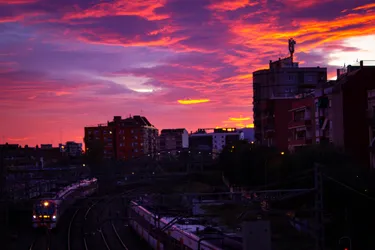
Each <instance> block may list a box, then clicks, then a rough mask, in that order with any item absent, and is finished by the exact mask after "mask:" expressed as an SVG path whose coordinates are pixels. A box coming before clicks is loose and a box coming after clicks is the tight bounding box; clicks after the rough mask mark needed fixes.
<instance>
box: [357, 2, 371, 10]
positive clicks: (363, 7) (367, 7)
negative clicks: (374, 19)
mask: <svg viewBox="0 0 375 250" xmlns="http://www.w3.org/2000/svg"><path fill="white" fill-rule="evenodd" d="M372 8H375V3H369V4H366V5H363V6H359V7H356V8H354V9H353V10H368V9H372Z"/></svg>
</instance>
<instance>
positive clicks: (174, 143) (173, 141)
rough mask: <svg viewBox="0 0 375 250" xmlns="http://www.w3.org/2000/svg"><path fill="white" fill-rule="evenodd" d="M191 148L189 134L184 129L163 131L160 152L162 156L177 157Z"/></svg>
mask: <svg viewBox="0 0 375 250" xmlns="http://www.w3.org/2000/svg"><path fill="white" fill-rule="evenodd" d="M187 148H189V133H188V132H187V130H186V129H184V128H177V129H162V130H161V132H160V136H159V150H160V153H161V154H165V153H167V154H172V155H176V154H177V153H178V152H180V151H182V150H184V149H187Z"/></svg>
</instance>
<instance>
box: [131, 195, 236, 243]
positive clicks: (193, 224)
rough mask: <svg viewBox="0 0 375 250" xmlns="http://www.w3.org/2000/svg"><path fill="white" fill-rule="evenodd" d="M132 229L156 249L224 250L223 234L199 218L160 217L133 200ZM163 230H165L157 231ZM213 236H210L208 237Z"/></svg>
mask: <svg viewBox="0 0 375 250" xmlns="http://www.w3.org/2000/svg"><path fill="white" fill-rule="evenodd" d="M127 212H128V217H129V226H130V227H131V228H132V229H133V230H134V231H135V232H136V233H137V234H138V235H140V236H141V238H142V239H143V240H145V241H146V242H147V243H148V244H149V245H150V246H151V248H152V249H156V250H164V249H189V250H198V249H199V250H222V249H232V248H230V247H228V246H226V247H224V241H225V237H223V233H221V232H220V231H218V230H217V229H215V228H212V227H206V226H204V225H202V224H203V223H202V222H201V221H199V219H196V218H180V219H177V220H176V219H175V218H174V217H160V219H159V218H158V216H157V215H155V214H153V213H152V212H151V211H149V210H148V209H146V208H145V207H143V206H141V205H140V204H139V203H138V202H137V201H131V202H130V205H129V207H128V211H127ZM155 229H162V230H155ZM208 235H209V236H208Z"/></svg>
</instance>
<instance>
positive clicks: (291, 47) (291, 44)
mask: <svg viewBox="0 0 375 250" xmlns="http://www.w3.org/2000/svg"><path fill="white" fill-rule="evenodd" d="M288 43H289V53H290V58H291V60H292V65H293V55H294V45H296V41H295V40H294V39H293V38H290V39H289V41H288Z"/></svg>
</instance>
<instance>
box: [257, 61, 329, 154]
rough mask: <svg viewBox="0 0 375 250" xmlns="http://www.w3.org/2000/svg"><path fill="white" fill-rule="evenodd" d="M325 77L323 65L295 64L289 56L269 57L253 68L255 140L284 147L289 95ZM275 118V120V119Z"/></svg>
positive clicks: (301, 91) (305, 91)
mask: <svg viewBox="0 0 375 250" xmlns="http://www.w3.org/2000/svg"><path fill="white" fill-rule="evenodd" d="M326 81H327V69H326V68H320V67H299V65H298V62H293V57H292V56H291V57H287V58H284V59H279V60H277V61H275V62H272V61H270V63H269V68H268V69H262V70H258V71H255V72H253V117H254V127H255V141H256V143H258V144H263V145H269V146H276V147H279V148H280V147H281V148H280V150H286V149H287V147H288V123H289V121H290V120H291V116H290V115H291V114H290V112H288V111H289V110H290V109H291V103H292V100H291V99H295V98H296V96H297V95H299V94H303V93H308V92H310V91H311V90H312V89H315V87H316V86H317V85H318V84H321V83H324V82H326ZM275 119H277V120H278V121H276V120H275Z"/></svg>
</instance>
